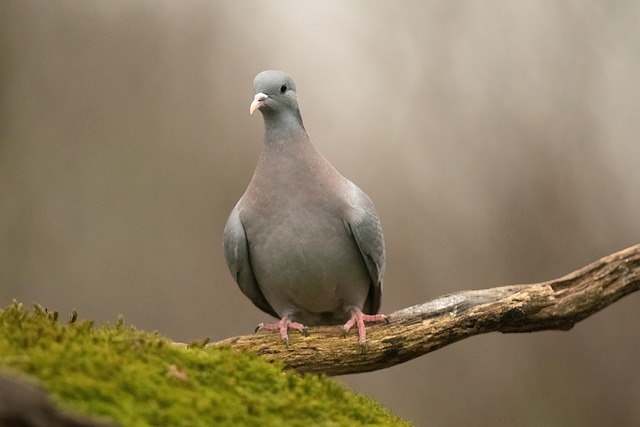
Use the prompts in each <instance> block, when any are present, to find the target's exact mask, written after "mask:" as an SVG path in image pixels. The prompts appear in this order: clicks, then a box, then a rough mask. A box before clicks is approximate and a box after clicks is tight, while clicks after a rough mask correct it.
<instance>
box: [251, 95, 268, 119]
mask: <svg viewBox="0 0 640 427" xmlns="http://www.w3.org/2000/svg"><path fill="white" fill-rule="evenodd" d="M267 98H269V97H268V96H267V95H265V94H264V93H257V94H256V97H255V98H253V102H252V103H251V107H249V114H253V112H254V111H256V110H257V109H258V108H260V107H262V106H263V105H264V103H265V102H266V101H267Z"/></svg>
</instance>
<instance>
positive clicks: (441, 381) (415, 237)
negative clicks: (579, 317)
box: [0, 0, 640, 426]
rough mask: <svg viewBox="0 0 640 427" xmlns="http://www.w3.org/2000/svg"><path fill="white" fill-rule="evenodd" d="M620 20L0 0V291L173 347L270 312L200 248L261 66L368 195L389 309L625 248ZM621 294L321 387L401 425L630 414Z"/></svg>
mask: <svg viewBox="0 0 640 427" xmlns="http://www.w3.org/2000/svg"><path fill="white" fill-rule="evenodd" d="M638 22H640V3H638V2H635V1H631V0H630V1H619V2H604V1H603V2H580V1H565V2H527V1H525V2H490V3H487V2H460V1H455V2H451V1H442V2H424V1H414V2H402V3H399V2H380V1H351V2H341V1H329V2H327V1H325V2H317V3H310V2H298V1H288V2H283V1H280V2H208V1H182V2H158V1H101V2H92V1H84V2H75V1H69V2H49V1H34V2H31V1H3V2H1V3H0V204H1V205H0V206H1V209H0V242H1V245H0V304H1V305H2V306H4V305H7V304H9V303H10V302H11V300H12V298H17V299H18V300H20V301H22V302H24V303H27V304H29V303H31V302H32V301H37V302H39V303H41V304H43V305H45V306H47V307H49V308H52V309H57V310H59V311H61V312H62V313H66V312H69V311H70V310H71V309H72V308H76V309H78V310H79V312H80V315H81V317H84V318H93V319H95V320H96V321H98V322H104V321H111V322H114V321H115V319H116V318H117V316H118V314H123V315H124V316H125V319H126V320H127V322H129V323H132V324H134V325H136V326H138V327H140V328H144V329H149V330H154V329H155V330H158V331H160V332H161V333H162V334H164V335H166V336H168V337H171V338H172V339H175V340H179V341H189V340H192V339H200V338H204V337H207V336H208V337H211V338H212V339H213V340H217V339H222V338H225V337H228V336H232V335H238V334H244V333H248V332H250V331H252V329H253V327H254V326H255V324H257V323H258V322H260V321H265V320H268V319H269V318H268V316H266V315H265V314H263V313H261V312H260V311H259V310H258V309H256V308H255V307H253V305H252V304H251V303H250V302H249V301H248V300H247V299H246V298H245V297H244V296H243V295H242V294H241V293H240V291H239V289H238V288H237V286H236V285H235V284H234V282H233V280H232V279H231V277H230V276H229V274H228V272H227V270H226V266H225V264H224V260H223V256H222V244H221V233H222V228H223V226H224V222H225V220H226V217H227V215H228V213H229V211H230V210H231V208H232V207H233V204H234V203H235V202H236V201H237V199H238V198H239V197H240V195H241V194H242V192H243V191H244V188H245V186H246V185H247V183H248V181H249V179H250V177H251V173H252V171H253V168H254V166H255V163H256V160H257V157H258V154H259V151H260V148H261V147H260V143H261V138H262V131H263V128H262V126H263V124H262V119H261V118H260V117H259V116H257V117H256V116H249V114H248V108H249V104H250V102H251V100H252V98H253V89H252V81H253V77H254V75H255V74H256V73H257V72H259V71H261V70H263V69H267V68H278V69H284V70H286V71H288V72H290V73H291V74H292V75H293V76H294V77H295V78H296V80H297V84H298V88H299V96H300V103H301V108H302V114H303V117H304V119H305V124H306V125H307V129H308V131H309V132H310V133H311V135H312V137H313V139H314V141H315V143H316V145H317V146H318V147H319V149H320V150H321V151H322V152H323V153H324V155H325V156H326V157H327V158H328V159H329V160H330V161H331V162H332V163H333V164H334V165H335V166H336V167H337V168H338V169H339V170H341V171H342V172H343V174H345V175H346V176H347V177H349V178H350V179H352V180H353V181H355V182H356V183H357V184H358V185H360V186H361V187H362V188H364V189H365V191H366V192H367V193H368V194H369V195H370V196H371V197H372V198H373V200H374V202H375V203H376V206H377V208H378V211H379V213H380V216H381V218H382V222H383V226H384V230H385V236H386V240H387V253H388V260H387V275H386V282H385V293H384V299H383V310H384V311H386V312H390V311H393V310H396V309H399V308H401V307H404V306H408V305H412V304H415V303H419V302H423V301H425V300H427V299H430V298H433V297H436V296H439V295H442V294H445V293H449V292H454V291H458V290H462V289H469V288H484V287H491V286H497V285H502V284H509V283H528V282H536V281H541V280H546V279H551V278H555V277H558V276H561V275H563V274H565V273H567V272H569V271H572V270H574V269H576V268H578V267H581V266H582V265H584V264H587V263H589V262H591V261H593V260H595V259H597V258H599V257H601V256H604V255H607V254H608V253H610V252H613V251H616V250H618V249H622V248H624V247H627V246H630V245H632V244H635V243H638V242H640V222H639V219H638V218H640V215H639V213H640V191H639V186H640V83H639V77H638V76H640V43H639V40H640V27H639V26H638ZM639 304H640V296H638V295H631V296H629V297H627V298H625V299H623V300H621V301H619V302H618V303H616V304H615V305H614V306H612V307H610V308H607V309H606V310H604V311H603V312H601V313H599V314H597V315H595V316H593V317H592V318H590V319H587V320H586V321H584V322H582V323H580V324H579V325H577V326H576V327H575V328H574V330H572V331H570V332H543V333H536V334H527V335H524V334H523V335H498V334H492V335H487V336H480V337H475V338H472V339H469V340H466V341H463V342H460V343H458V344H456V345H453V346H450V347H447V348H444V349H441V350H439V351H437V352H435V353H432V354H430V355H427V356H425V357H422V358H419V359H417V360H414V361H412V362H409V363H406V364H404V365H402V366H399V367H395V368H391V369H387V370H384V371H381V372H375V373H369V374H363V375H355V376H350V377H345V378H341V379H340V380H341V381H344V382H345V383H346V384H348V385H349V386H350V387H351V388H353V389H355V390H358V391H361V392H364V393H367V394H370V395H372V396H374V397H375V398H377V399H379V400H381V401H382V402H383V403H384V404H386V405H387V406H388V407H389V408H391V409H392V410H393V411H395V412H396V413H398V414H399V415H401V416H404V417H406V418H408V419H411V420H413V421H414V422H415V423H416V424H417V425H427V424H432V425H464V424H473V425H491V426H496V425H497V426H503V425H505V426H506V425H519V426H540V425H545V426H552V425H562V426H568V425H594V426H596V425H604V424H607V425H638V424H640V405H638V396H640V370H639V368H638V360H639V359H638V357H639V356H638V355H639V354H640V353H639V350H640V322H639V321H638V320H639V315H638V309H639ZM345 345H355V341H353V342H350V341H349V342H345ZM354 349H355V347H354Z"/></svg>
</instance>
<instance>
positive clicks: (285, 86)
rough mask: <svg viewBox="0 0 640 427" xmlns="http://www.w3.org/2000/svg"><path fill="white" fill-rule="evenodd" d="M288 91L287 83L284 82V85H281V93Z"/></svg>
mask: <svg viewBox="0 0 640 427" xmlns="http://www.w3.org/2000/svg"><path fill="white" fill-rule="evenodd" d="M286 91H287V84H286V83H282V86H280V93H285V92H286Z"/></svg>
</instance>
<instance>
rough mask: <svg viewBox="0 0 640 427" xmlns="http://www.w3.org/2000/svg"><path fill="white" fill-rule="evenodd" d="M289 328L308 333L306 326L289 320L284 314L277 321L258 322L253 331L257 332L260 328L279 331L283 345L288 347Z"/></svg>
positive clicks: (304, 333) (303, 333)
mask: <svg viewBox="0 0 640 427" xmlns="http://www.w3.org/2000/svg"><path fill="white" fill-rule="evenodd" d="M289 328H291V329H295V330H296V331H300V332H302V335H304V336H307V335H309V332H308V330H307V327H306V326H304V325H303V324H302V323H298V322H292V321H291V320H289V316H284V317H283V318H282V319H280V321H279V322H277V323H260V324H259V325H258V326H257V327H256V330H255V332H258V331H261V330H265V331H280V336H281V337H282V341H283V342H284V345H285V346H286V347H289V334H288V330H289Z"/></svg>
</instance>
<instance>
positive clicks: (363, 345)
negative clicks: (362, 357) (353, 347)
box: [358, 343, 367, 354]
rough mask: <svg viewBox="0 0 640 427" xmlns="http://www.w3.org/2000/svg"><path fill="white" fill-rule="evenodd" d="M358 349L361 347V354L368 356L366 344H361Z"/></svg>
mask: <svg viewBox="0 0 640 427" xmlns="http://www.w3.org/2000/svg"><path fill="white" fill-rule="evenodd" d="M358 347H359V354H366V353H367V344H366V343H359V344H358Z"/></svg>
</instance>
